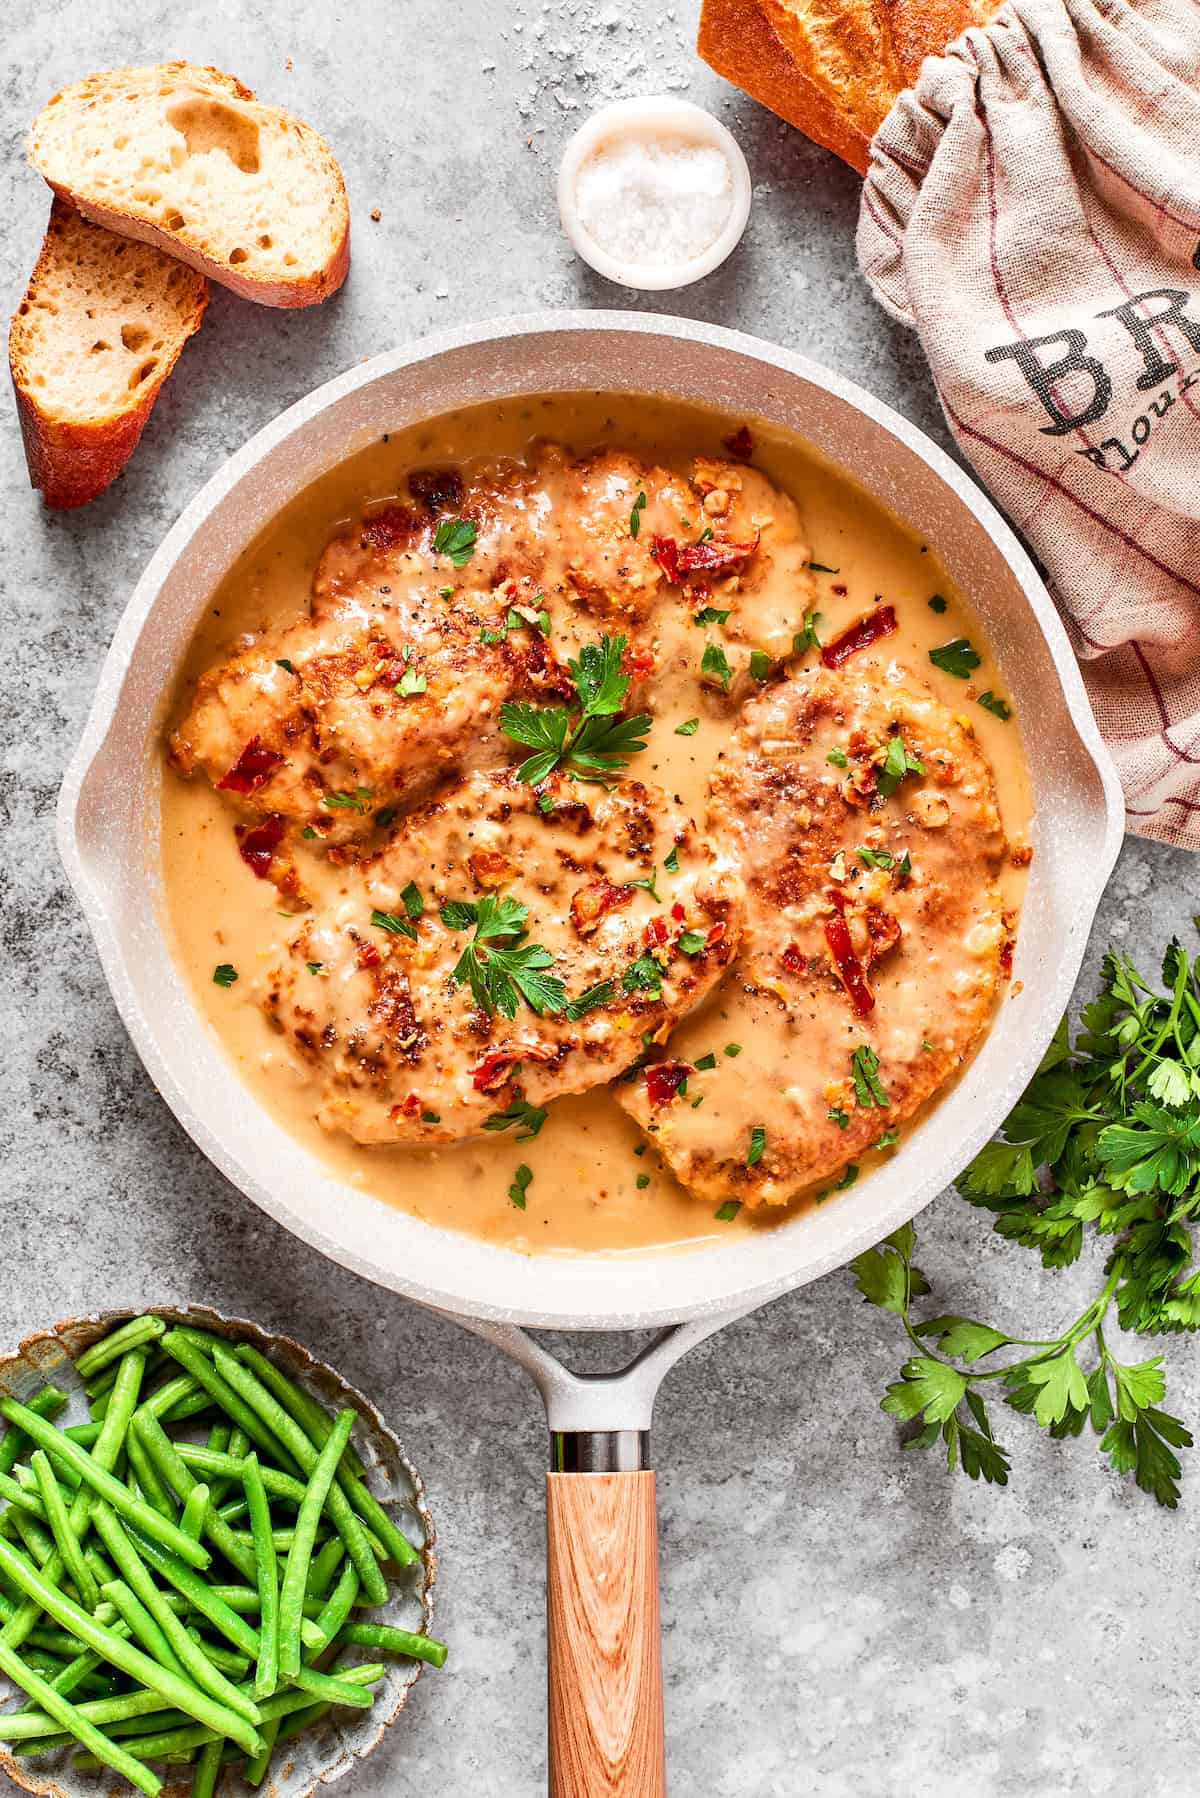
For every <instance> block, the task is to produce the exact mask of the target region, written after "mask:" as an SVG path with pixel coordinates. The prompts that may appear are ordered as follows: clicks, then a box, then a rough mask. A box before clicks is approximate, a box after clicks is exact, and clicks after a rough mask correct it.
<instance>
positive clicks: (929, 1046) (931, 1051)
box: [921, 1039, 937, 1055]
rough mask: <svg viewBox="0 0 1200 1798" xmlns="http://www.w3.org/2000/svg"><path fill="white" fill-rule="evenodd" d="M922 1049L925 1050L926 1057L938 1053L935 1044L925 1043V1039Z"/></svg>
mask: <svg viewBox="0 0 1200 1798" xmlns="http://www.w3.org/2000/svg"><path fill="white" fill-rule="evenodd" d="M921 1047H922V1048H923V1049H924V1051H925V1053H926V1055H934V1054H936V1053H937V1051H936V1050H935V1049H934V1046H933V1044H932V1043H927V1042H925V1041H924V1039H922V1042H921Z"/></svg>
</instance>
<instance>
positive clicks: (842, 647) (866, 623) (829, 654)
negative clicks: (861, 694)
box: [821, 606, 896, 668]
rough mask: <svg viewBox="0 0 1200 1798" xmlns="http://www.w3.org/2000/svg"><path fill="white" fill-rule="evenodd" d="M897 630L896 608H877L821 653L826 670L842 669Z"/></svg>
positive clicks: (827, 645)
mask: <svg viewBox="0 0 1200 1798" xmlns="http://www.w3.org/2000/svg"><path fill="white" fill-rule="evenodd" d="M895 628H896V608H895V606H876V608H875V610H874V611H873V612H868V613H867V615H866V617H865V618H859V619H858V620H857V621H856V622H855V623H854V624H852V625H851V626H850V628H849V629H848V630H844V631H843V632H842V634H841V636H840V637H835V638H834V639H833V642H832V643H827V644H826V645H825V647H824V649H823V650H822V651H821V660H822V661H823V662H824V664H825V666H826V668H840V667H841V666H842V663H843V662H848V661H849V660H850V657H851V656H852V655H857V654H858V651H859V650H860V649H866V648H867V647H868V646H869V645H870V644H872V643H877V642H878V641H879V639H880V637H890V636H891V634H892V632H893V631H894V630H895Z"/></svg>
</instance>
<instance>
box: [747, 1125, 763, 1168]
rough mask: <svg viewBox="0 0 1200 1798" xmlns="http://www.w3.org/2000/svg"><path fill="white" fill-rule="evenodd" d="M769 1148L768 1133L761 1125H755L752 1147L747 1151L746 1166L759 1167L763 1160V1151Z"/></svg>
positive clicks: (751, 1134)
mask: <svg viewBox="0 0 1200 1798" xmlns="http://www.w3.org/2000/svg"><path fill="white" fill-rule="evenodd" d="M766 1146H767V1133H766V1130H765V1129H764V1128H763V1126H762V1125H761V1124H755V1125H754V1127H753V1129H752V1130H751V1132H750V1147H749V1148H748V1149H747V1151H746V1166H747V1167H757V1166H758V1163H759V1162H760V1161H761V1160H762V1158H763V1150H764V1149H765V1148H766Z"/></svg>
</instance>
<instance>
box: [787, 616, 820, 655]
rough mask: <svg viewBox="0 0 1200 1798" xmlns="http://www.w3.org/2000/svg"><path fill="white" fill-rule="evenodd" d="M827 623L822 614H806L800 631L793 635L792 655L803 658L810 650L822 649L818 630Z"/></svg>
mask: <svg viewBox="0 0 1200 1798" xmlns="http://www.w3.org/2000/svg"><path fill="white" fill-rule="evenodd" d="M824 623H825V620H824V618H823V617H822V615H821V613H820V612H806V613H805V614H804V619H803V622H802V623H801V626H800V629H799V630H798V631H795V632H794V633H793V635H792V654H793V655H794V656H802V655H804V654H805V653H806V652H807V651H808V650H810V649H820V647H821V639H820V637H819V636H818V635H817V632H818V630H819V629H820V628H821V626H822V625H823V624H824Z"/></svg>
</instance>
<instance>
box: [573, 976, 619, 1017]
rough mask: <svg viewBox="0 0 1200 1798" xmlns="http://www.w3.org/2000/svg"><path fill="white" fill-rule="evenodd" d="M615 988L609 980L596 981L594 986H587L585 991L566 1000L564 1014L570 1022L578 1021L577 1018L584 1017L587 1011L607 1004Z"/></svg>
mask: <svg viewBox="0 0 1200 1798" xmlns="http://www.w3.org/2000/svg"><path fill="white" fill-rule="evenodd" d="M615 990H616V989H615V987H614V986H613V983H612V981H611V980H600V981H598V982H597V983H596V985H595V986H589V987H588V989H587V991H586V992H583V993H580V994H579V995H578V997H577V998H574V999H571V1000H569V1001H568V1003H567V1005H566V1007H565V1009H564V1016H565V1017H567V1018H569V1019H570V1021H571V1023H572V1024H575V1023H578V1021H579V1019H580V1018H583V1017H586V1016H587V1014H588V1012H589V1011H595V1010H596V1009H597V1008H598V1007H599V1006H601V1005H607V1004H608V1002H609V1000H610V999H611V998H612V996H613V993H614V992H615Z"/></svg>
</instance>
